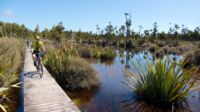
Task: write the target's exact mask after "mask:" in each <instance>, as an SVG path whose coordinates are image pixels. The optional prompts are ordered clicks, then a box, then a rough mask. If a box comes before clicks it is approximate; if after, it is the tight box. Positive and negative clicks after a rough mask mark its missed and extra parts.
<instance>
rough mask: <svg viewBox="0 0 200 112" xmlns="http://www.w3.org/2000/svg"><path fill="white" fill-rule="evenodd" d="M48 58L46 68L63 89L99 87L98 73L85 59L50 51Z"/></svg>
mask: <svg viewBox="0 0 200 112" xmlns="http://www.w3.org/2000/svg"><path fill="white" fill-rule="evenodd" d="M46 58H47V61H46V62H45V66H46V68H47V69H48V71H49V72H50V73H51V74H52V75H53V77H54V78H55V79H56V81H57V82H58V84H59V85H60V86H61V87H62V88H64V89H70V90H74V89H84V88H88V89H90V88H92V87H96V86H98V84H99V78H98V75H97V73H96V72H95V71H94V69H93V68H92V67H91V66H90V64H89V63H88V62H87V61H85V60H84V59H82V58H79V57H72V56H70V55H66V54H64V53H63V52H61V51H59V50H57V51H56V50H54V51H50V52H49V53H48V55H47V56H46Z"/></svg>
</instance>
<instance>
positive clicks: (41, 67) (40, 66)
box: [39, 63, 43, 78]
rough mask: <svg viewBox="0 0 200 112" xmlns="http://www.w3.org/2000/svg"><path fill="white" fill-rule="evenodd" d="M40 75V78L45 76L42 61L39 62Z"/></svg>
mask: <svg viewBox="0 0 200 112" xmlns="http://www.w3.org/2000/svg"><path fill="white" fill-rule="evenodd" d="M39 75H40V78H42V76H43V66H42V64H41V63H39Z"/></svg>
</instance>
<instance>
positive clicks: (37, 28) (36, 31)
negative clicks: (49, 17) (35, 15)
mask: <svg viewBox="0 0 200 112" xmlns="http://www.w3.org/2000/svg"><path fill="white" fill-rule="evenodd" d="M34 33H35V35H39V33H40V28H39V25H38V24H37V26H36V27H35V32H34Z"/></svg>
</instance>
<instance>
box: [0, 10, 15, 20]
mask: <svg viewBox="0 0 200 112" xmlns="http://www.w3.org/2000/svg"><path fill="white" fill-rule="evenodd" d="M15 17H16V16H15V15H14V13H13V11H12V10H3V11H2V12H0V18H15Z"/></svg>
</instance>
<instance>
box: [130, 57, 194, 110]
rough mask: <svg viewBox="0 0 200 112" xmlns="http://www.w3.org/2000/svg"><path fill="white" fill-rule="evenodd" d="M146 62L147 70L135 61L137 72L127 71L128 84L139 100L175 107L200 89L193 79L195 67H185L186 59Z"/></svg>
mask: <svg viewBox="0 0 200 112" xmlns="http://www.w3.org/2000/svg"><path fill="white" fill-rule="evenodd" d="M146 63H147V70H144V67H143V66H142V64H141V63H140V62H139V61H138V63H137V64H138V65H139V67H137V66H136V63H133V66H134V67H135V69H136V71H137V73H133V72H131V71H129V70H127V73H126V76H127V77H126V78H127V82H126V84H127V85H128V86H129V87H130V88H132V90H133V91H134V92H135V95H136V99H137V100H140V101H144V102H146V103H147V104H153V105H157V106H161V107H162V106H164V107H173V106H175V105H179V104H181V103H182V102H185V101H186V98H187V96H188V95H190V93H192V92H194V91H197V90H198V88H195V87H197V86H196V85H195V84H196V83H195V82H194V81H193V80H192V76H193V74H192V73H193V71H194V69H193V68H191V69H183V67H184V65H185V61H181V62H176V61H172V60H171V59H170V58H166V59H158V60H156V62H155V63H150V62H149V61H146ZM194 88H195V89H194Z"/></svg>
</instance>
